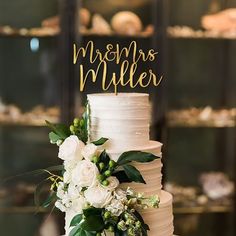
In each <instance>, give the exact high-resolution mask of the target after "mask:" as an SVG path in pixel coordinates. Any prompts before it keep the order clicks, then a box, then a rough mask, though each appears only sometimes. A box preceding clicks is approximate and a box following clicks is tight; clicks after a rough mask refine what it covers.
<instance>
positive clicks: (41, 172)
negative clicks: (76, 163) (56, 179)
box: [0, 165, 64, 185]
mask: <svg viewBox="0 0 236 236" xmlns="http://www.w3.org/2000/svg"><path fill="white" fill-rule="evenodd" d="M45 170H48V171H50V172H51V171H55V172H58V171H63V170H64V166H63V165H57V166H51V167H47V168H45V169H39V170H34V171H29V172H26V173H22V174H19V175H14V176H10V177H8V178H6V179H4V180H3V181H1V182H0V185H3V184H5V183H6V182H8V181H11V180H13V179H16V178H20V177H23V176H24V177H26V176H38V175H45V174H48V173H47V172H46V171H45Z"/></svg>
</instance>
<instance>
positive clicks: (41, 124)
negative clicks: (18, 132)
mask: <svg viewBox="0 0 236 236" xmlns="http://www.w3.org/2000/svg"><path fill="white" fill-rule="evenodd" d="M9 126H22V127H45V126H46V124H45V122H35V123H34V122H33V123H32V122H31V123H30V122H29V123H26V122H5V121H0V127H9Z"/></svg>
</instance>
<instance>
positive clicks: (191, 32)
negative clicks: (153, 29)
mask: <svg viewBox="0 0 236 236" xmlns="http://www.w3.org/2000/svg"><path fill="white" fill-rule="evenodd" d="M167 36H168V38H170V39H208V40H236V31H229V32H227V31H226V32H224V33H220V32H217V31H211V30H203V29H198V30H195V29H193V28H191V27H189V26H179V25H176V26H169V27H168V28H167Z"/></svg>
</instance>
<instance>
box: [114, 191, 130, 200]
mask: <svg viewBox="0 0 236 236" xmlns="http://www.w3.org/2000/svg"><path fill="white" fill-rule="evenodd" d="M114 195H115V198H116V199H117V200H120V201H122V202H125V201H127V197H126V192H125V191H123V190H122V189H120V188H119V189H116V191H115V192H114Z"/></svg>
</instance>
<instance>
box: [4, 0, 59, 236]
mask: <svg viewBox="0 0 236 236" xmlns="http://www.w3.org/2000/svg"><path fill="white" fill-rule="evenodd" d="M56 14H58V2H57V1H56V0H55V1H41V0H39V1H27V0H24V1H9V2H5V1H1V2H0V52H1V53H0V66H1V67H0V179H1V186H0V228H1V233H0V234H1V235H9V236H10V235H19V236H26V235H42V234H41V233H40V231H41V230H43V228H44V227H48V226H47V225H45V224H43V221H44V219H45V217H46V215H47V214H43V212H42V210H41V209H39V212H41V213H38V214H35V213H37V212H38V209H36V207H35V205H34V190H35V187H36V183H37V181H38V180H37V179H36V178H32V177H31V176H30V177H29V176H28V177H24V178H23V177H18V178H15V179H12V180H11V181H9V182H6V183H5V184H3V183H2V180H3V179H5V178H6V177H9V176H15V175H18V174H20V173H24V172H28V171H32V170H35V169H39V168H46V167H48V166H52V165H55V164H56V163H57V162H59V161H58V160H57V158H55V153H56V152H57V150H56V148H55V147H53V146H52V145H50V144H49V141H48V130H47V128H46V127H45V120H50V121H52V122H58V121H59V120H60V117H61V111H60V103H61V101H60V97H61V93H62V92H61V89H60V80H59V76H58V69H57V68H58V65H57V64H58V47H59V45H58V37H57V34H58V32H57V33H56V32H52V31H50V28H49V27H44V26H43V23H42V22H43V21H44V19H46V18H48V17H51V16H54V15H56ZM56 218H57V216H54V215H52V217H51V218H50V219H51V224H52V225H54V226H55V231H58V229H57V227H58V226H57V224H56ZM49 221H50V220H49ZM49 224H50V223H49ZM58 234H59V233H58ZM58 234H56V235H58ZM51 235H52V234H51ZM54 235H55V234H54Z"/></svg>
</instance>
